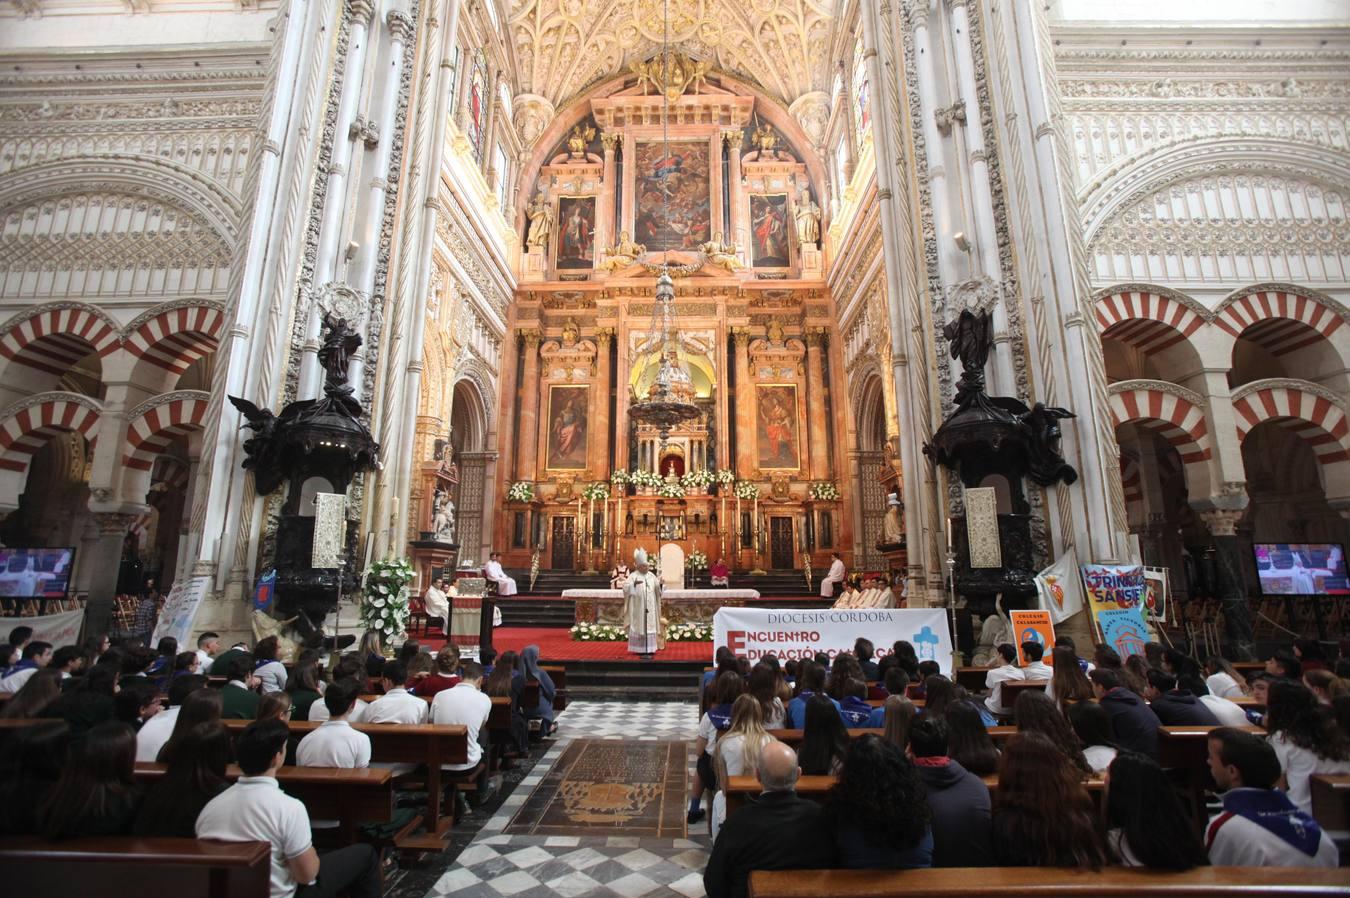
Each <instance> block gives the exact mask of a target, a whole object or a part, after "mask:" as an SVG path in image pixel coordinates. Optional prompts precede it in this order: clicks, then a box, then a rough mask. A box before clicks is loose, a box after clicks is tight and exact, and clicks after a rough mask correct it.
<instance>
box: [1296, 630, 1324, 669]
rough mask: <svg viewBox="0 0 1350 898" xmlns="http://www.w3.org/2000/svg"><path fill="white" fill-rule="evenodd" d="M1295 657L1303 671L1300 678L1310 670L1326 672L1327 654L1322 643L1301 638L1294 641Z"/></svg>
mask: <svg viewBox="0 0 1350 898" xmlns="http://www.w3.org/2000/svg"><path fill="white" fill-rule="evenodd" d="M1293 649H1294V657H1295V658H1297V659H1298V665H1299V668H1300V669H1301V673H1300V676H1302V674H1304V673H1307V672H1308V671H1310V670H1326V669H1327V668H1328V664H1327V653H1326V651H1325V650H1324V649H1323V648H1322V643H1320V642H1318V641H1317V640H1316V639H1309V638H1307V637H1300V638H1298V639H1295V640H1294V645H1293Z"/></svg>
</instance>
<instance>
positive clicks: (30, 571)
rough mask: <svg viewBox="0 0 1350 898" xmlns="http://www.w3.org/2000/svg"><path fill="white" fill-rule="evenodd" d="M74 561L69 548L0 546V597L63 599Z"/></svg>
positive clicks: (72, 550)
mask: <svg viewBox="0 0 1350 898" xmlns="http://www.w3.org/2000/svg"><path fill="white" fill-rule="evenodd" d="M74 562H75V550H74V549H72V548H59V549H38V548H28V549H0V598H6V599H62V598H65V596H66V593H67V592H68V591H69V590H70V573H71V570H72V569H73V568H74V566H75V565H74Z"/></svg>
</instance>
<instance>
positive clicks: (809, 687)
mask: <svg viewBox="0 0 1350 898" xmlns="http://www.w3.org/2000/svg"><path fill="white" fill-rule="evenodd" d="M799 682H800V685H801V691H800V692H798V693H797V697H796V698H794V699H793V700H792V701H790V702H788V706H787V726H788V729H801V728H802V727H804V726H805V725H806V703H807V702H808V701H810V699H811V696H813V695H815V694H816V693H823V692H824V691H825V668H823V667H821V666H820V665H819V664H814V663H807V664H804V665H803V667H802V671H801V676H800V677H799ZM825 698H826V699H828V700H829V701H830V702H831V703H833V704H834V707H835V708H836V709H838V707H839V703H838V702H836V701H835V700H834V699H832V698H830V697H829V696H825Z"/></svg>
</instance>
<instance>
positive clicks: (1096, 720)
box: [1069, 701, 1117, 775]
mask: <svg viewBox="0 0 1350 898" xmlns="http://www.w3.org/2000/svg"><path fill="white" fill-rule="evenodd" d="M1069 723H1070V724H1072V725H1073V732H1074V735H1076V736H1077V737H1078V742H1079V744H1081V745H1082V746H1083V757H1084V758H1085V759H1086V760H1087V762H1088V766H1089V767H1091V768H1092V772H1093V773H1095V774H1098V775H1100V774H1102V773H1105V772H1106V768H1108V767H1110V766H1111V762H1112V761H1114V760H1115V759H1116V753H1117V752H1116V737H1115V735H1114V734H1113V733H1112V732H1111V715H1110V714H1108V713H1107V711H1106V709H1105V708H1103V707H1102V706H1101V705H1099V704H1097V703H1096V702H1093V701H1087V702H1075V703H1074V704H1072V705H1069Z"/></svg>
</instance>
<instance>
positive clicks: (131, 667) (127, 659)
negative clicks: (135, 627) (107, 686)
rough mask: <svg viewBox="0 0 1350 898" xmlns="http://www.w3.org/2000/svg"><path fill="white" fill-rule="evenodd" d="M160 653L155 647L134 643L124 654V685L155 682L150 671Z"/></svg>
mask: <svg viewBox="0 0 1350 898" xmlns="http://www.w3.org/2000/svg"><path fill="white" fill-rule="evenodd" d="M158 659H159V655H158V654H157V653H156V652H155V650H154V649H148V648H146V647H145V646H143V645H133V646H131V647H130V648H128V649H127V650H126V652H125V653H124V654H123V655H122V679H121V683H122V685H123V686H130V685H132V684H134V683H150V684H151V685H153V684H154V680H153V679H152V678H151V677H150V675H149V671H150V668H151V667H152V666H154V663H155V661H157V660H158Z"/></svg>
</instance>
